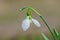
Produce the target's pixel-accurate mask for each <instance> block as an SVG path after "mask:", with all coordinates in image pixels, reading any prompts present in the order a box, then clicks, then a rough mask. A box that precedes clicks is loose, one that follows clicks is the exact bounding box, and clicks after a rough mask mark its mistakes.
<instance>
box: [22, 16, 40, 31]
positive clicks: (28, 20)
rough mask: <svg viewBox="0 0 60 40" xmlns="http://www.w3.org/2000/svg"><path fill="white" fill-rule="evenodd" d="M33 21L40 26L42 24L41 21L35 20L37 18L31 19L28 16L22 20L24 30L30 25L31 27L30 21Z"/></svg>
mask: <svg viewBox="0 0 60 40" xmlns="http://www.w3.org/2000/svg"><path fill="white" fill-rule="evenodd" d="M31 22H33V23H34V24H35V25H36V26H37V27H40V26H41V25H40V23H39V22H38V21H37V20H35V19H33V18H31V19H29V18H28V17H27V18H26V19H25V20H23V22H22V29H23V30H24V31H26V30H27V29H28V28H29V27H30V23H31Z"/></svg>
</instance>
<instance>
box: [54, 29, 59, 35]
mask: <svg viewBox="0 0 60 40" xmlns="http://www.w3.org/2000/svg"><path fill="white" fill-rule="evenodd" d="M53 31H54V34H55V35H56V36H58V35H59V33H58V31H57V30H56V28H54V29H53Z"/></svg>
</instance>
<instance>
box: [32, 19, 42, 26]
mask: <svg viewBox="0 0 60 40" xmlns="http://www.w3.org/2000/svg"><path fill="white" fill-rule="evenodd" d="M32 21H33V23H34V24H35V25H36V26H37V27H41V25H40V23H39V22H38V21H37V20H35V19H33V18H32Z"/></svg>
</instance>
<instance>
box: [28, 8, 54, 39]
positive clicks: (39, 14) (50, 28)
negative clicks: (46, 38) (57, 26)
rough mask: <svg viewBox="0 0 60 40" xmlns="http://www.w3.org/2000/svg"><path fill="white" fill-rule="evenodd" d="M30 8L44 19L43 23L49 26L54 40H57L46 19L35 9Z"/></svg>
mask: <svg viewBox="0 0 60 40" xmlns="http://www.w3.org/2000/svg"><path fill="white" fill-rule="evenodd" d="M29 8H30V9H31V10H32V11H34V12H35V13H37V14H38V15H39V16H40V18H41V19H42V21H43V22H44V23H45V25H46V26H47V28H48V30H49V31H50V33H51V35H52V37H53V39H54V40H55V37H54V34H53V32H52V30H51V27H50V25H49V24H48V23H47V21H46V20H45V19H44V17H43V16H42V15H41V14H40V13H38V12H37V11H36V10H35V9H33V8H31V7H29Z"/></svg>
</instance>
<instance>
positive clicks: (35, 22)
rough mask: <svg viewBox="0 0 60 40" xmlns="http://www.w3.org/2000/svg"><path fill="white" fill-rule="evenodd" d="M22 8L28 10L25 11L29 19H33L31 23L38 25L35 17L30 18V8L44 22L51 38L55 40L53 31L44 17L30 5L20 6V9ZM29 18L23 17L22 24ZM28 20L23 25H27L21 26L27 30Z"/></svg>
mask: <svg viewBox="0 0 60 40" xmlns="http://www.w3.org/2000/svg"><path fill="white" fill-rule="evenodd" d="M24 9H28V11H27V16H29V19H30V21H33V23H34V24H35V25H36V26H38V27H39V26H40V25H39V22H38V21H36V20H35V19H32V18H31V15H30V10H32V11H33V12H35V13H36V14H37V15H38V16H39V17H40V18H41V19H42V21H43V22H44V24H45V25H46V27H47V28H48V30H49V31H50V33H51V35H52V37H53V39H54V40H55V37H54V33H53V32H52V30H51V27H50V25H49V24H48V23H47V21H46V20H45V19H44V17H43V16H42V15H41V14H40V13H38V12H37V11H36V10H35V9H34V8H32V7H24V8H22V9H20V10H21V11H23V10H24ZM29 19H25V20H24V21H23V23H22V25H23V24H24V23H25V22H27V21H26V20H29ZM30 21H28V22H27V23H28V24H27V23H26V24H25V25H27V26H28V27H26V26H25V27H24V26H22V27H23V28H25V29H24V30H27V29H28V28H29V26H30V23H31V22H30Z"/></svg>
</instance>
